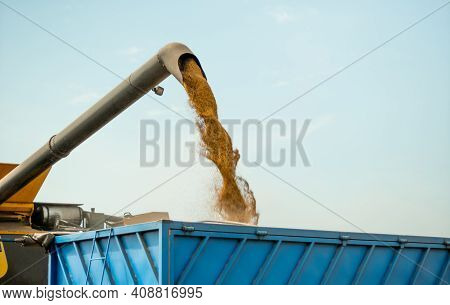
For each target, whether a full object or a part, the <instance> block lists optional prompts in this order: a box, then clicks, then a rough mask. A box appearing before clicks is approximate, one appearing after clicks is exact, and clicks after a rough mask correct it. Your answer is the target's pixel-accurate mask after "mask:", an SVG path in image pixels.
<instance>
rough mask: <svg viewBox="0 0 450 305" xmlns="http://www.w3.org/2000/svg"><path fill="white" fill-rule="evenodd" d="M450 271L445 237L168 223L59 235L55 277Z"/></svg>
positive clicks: (232, 277)
mask: <svg viewBox="0 0 450 305" xmlns="http://www.w3.org/2000/svg"><path fill="white" fill-rule="evenodd" d="M108 243H109V248H108ZM105 261H106V262H105ZM89 264H90V269H89V268H88V266H89ZM449 269H450V268H449V244H448V239H445V238H433V237H416V236H395V235H372V234H361V233H342V232H327V231H311V230H293V229H277V228H258V227H246V226H235V225H219V224H205V223H182V222H174V221H161V222H156V223H145V224H140V225H134V226H127V227H119V228H115V229H114V230H113V231H110V230H109V229H108V230H103V231H97V233H96V232H87V233H81V234H75V235H68V236H59V237H57V238H56V241H55V244H54V248H53V251H52V254H51V259H50V276H49V279H50V284H84V283H89V284H101V283H103V284H187V285H189V284H192V285H195V284H448V283H449V281H450V271H449ZM102 274H104V276H103V281H102Z"/></svg>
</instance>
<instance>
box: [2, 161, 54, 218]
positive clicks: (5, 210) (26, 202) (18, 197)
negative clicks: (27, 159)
mask: <svg viewBox="0 0 450 305" xmlns="http://www.w3.org/2000/svg"><path fill="white" fill-rule="evenodd" d="M17 165H18V164H10V163H0V179H1V178H3V177H4V176H6V175H7V174H8V173H9V172H10V171H12V170H13V169H14V168H16V167H17ZM49 171H50V169H48V170H46V171H45V172H43V173H42V174H40V175H39V176H37V177H36V178H35V179H33V180H32V181H31V182H30V183H28V184H27V185H26V186H25V187H23V188H22V189H21V190H20V191H18V192H17V193H16V194H14V195H13V196H12V197H11V198H9V199H8V200H6V202H5V203H3V204H0V218H3V219H5V218H6V219H8V218H11V219H22V218H24V217H30V216H31V214H32V213H33V208H34V204H33V201H34V199H35V198H36V195H37V193H38V192H39V190H40V189H41V187H42V184H43V183H44V181H45V178H47V175H48V172H49Z"/></svg>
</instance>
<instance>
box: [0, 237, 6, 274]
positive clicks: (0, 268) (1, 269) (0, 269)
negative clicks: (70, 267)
mask: <svg viewBox="0 0 450 305" xmlns="http://www.w3.org/2000/svg"><path fill="white" fill-rule="evenodd" d="M6 272H8V260H7V259H6V252H5V248H4V247H3V243H2V242H1V241H0V279H1V278H2V277H3V276H4V275H5V274H6Z"/></svg>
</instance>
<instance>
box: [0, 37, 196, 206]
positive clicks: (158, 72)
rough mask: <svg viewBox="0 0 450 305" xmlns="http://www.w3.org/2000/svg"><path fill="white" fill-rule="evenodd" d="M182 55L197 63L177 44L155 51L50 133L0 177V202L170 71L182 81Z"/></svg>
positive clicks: (187, 51) (87, 136)
mask: <svg viewBox="0 0 450 305" xmlns="http://www.w3.org/2000/svg"><path fill="white" fill-rule="evenodd" d="M185 57H193V58H194V59H195V60H196V61H197V63H198V64H199V66H200V63H199V61H198V59H197V58H196V57H195V55H194V54H193V53H192V51H191V50H190V49H189V48H188V47H187V46H185V45H183V44H181V43H170V44H168V45H166V46H165V47H163V48H162V49H161V50H159V52H158V53H157V54H156V55H155V56H153V57H152V58H150V59H149V60H148V61H147V62H146V63H145V64H143V65H142V66H141V67H140V68H139V69H137V70H136V71H135V72H133V73H132V74H131V75H130V76H129V77H128V78H127V79H125V80H124V81H122V82H121V83H120V84H119V85H117V86H116V87H115V88H114V89H113V90H111V91H110V92H109V93H108V94H106V95H105V96H104V97H103V98H101V99H100V100H99V101H98V102H97V103H95V104H94V105H93V106H92V107H91V108H89V109H88V110H87V111H86V112H85V113H83V114H82V115H80V116H79V117H78V118H77V119H76V120H75V121H73V122H72V123H71V124H70V125H68V126H67V127H66V128H64V129H63V130H62V131H61V132H60V133H58V134H56V135H54V136H52V137H51V138H50V140H49V141H48V142H47V143H45V145H44V146H42V147H41V148H40V149H39V150H37V151H36V152H35V153H34V154H32V155H31V156H30V157H28V159H26V160H25V161H24V162H22V164H20V165H19V166H17V167H16V168H15V169H14V170H12V171H11V172H10V173H9V174H8V175H6V176H5V177H3V179H2V180H0V204H2V203H4V202H5V201H6V200H8V199H9V198H10V197H11V196H13V195H14V194H15V193H17V192H18V191H19V190H20V189H21V188H22V187H24V186H26V185H27V184H28V183H29V182H30V181H31V180H33V179H34V178H36V177H37V176H38V175H39V174H41V173H42V172H44V171H45V170H46V169H48V168H49V167H50V166H52V165H53V164H55V163H56V162H58V161H59V160H60V159H62V158H64V157H67V156H68V155H69V153H70V152H71V151H72V150H73V149H74V148H75V147H77V146H78V145H80V144H81V143H83V142H84V141H85V140H86V139H87V138H89V137H90V136H91V135H92V134H94V133H95V132H97V131H98V130H99V129H100V128H102V127H103V126H105V125H106V124H107V123H108V122H109V121H111V120H112V119H113V118H115V117H116V116H117V115H119V114H120V113H121V112H122V111H124V110H125V109H126V108H128V107H129V106H130V105H132V104H133V103H134V102H135V101H137V100H138V99H139V98H141V97H142V96H143V95H145V94H147V92H149V91H150V90H152V89H153V88H155V87H156V86H157V85H158V84H159V83H161V82H162V81H163V80H164V79H166V78H167V77H168V76H169V75H170V74H172V75H173V76H174V77H175V78H176V79H177V80H178V81H179V82H180V83H182V82H183V76H182V74H181V71H180V68H179V63H180V60H183V59H184V58H185ZM202 72H203V70H202ZM203 74H204V72H203Z"/></svg>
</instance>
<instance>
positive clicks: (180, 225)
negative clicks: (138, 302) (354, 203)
mask: <svg viewBox="0 0 450 305" xmlns="http://www.w3.org/2000/svg"><path fill="white" fill-rule="evenodd" d="M187 58H193V59H194V60H195V61H196V62H197V63H198V64H199V65H200V63H199V61H198V59H197V58H196V57H195V55H193V53H192V52H191V51H190V50H189V48H187V47H186V46H185V45H182V44H179V43H172V44H169V45H167V46H165V47H164V48H162V49H161V50H160V51H159V52H158V53H157V54H156V55H155V56H154V57H152V58H151V59H150V60H149V61H147V62H146V63H145V64H144V65H143V66H141V67H140V68H139V69H138V70H136V71H135V72H134V73H132V74H131V75H130V76H129V77H128V78H127V79H126V80H124V81H123V82H121V83H120V84H119V85H118V86H117V87H116V88H114V89H113V90H112V91H111V92H109V93H108V94H107V95H106V96H104V97H103V98H102V99H100V100H99V101H98V102H97V103H96V104H94V105H93V106H92V107H91V108H90V109H89V110H87V111H86V112H85V113H84V114H82V115H81V116H80V117H79V118H77V119H76V120H75V121H74V122H72V123H71V124H70V125H69V126H67V127H66V128H65V129H63V130H62V131H61V132H60V133H58V134H57V135H54V136H52V137H51V138H50V139H49V141H48V142H47V143H45V145H44V146H43V147H42V148H40V149H39V150H38V151H36V152H35V153H34V154H32V155H31V156H30V157H29V158H28V159H26V160H25V161H24V162H23V163H22V164H20V165H18V166H17V165H14V164H0V178H2V179H1V180H0V221H1V222H0V238H1V239H0V284H46V283H49V284H448V283H449V282H450V271H449V249H450V239H449V238H438V237H418V236H396V235H379V234H364V233H347V232H329V231H313V230H296V229H280V228H262V227H256V226H247V225H238V224H217V223H188V222H178V221H170V220H164V219H163V220H159V221H153V222H143V223H138V222H142V220H135V221H132V220H131V221H129V222H127V221H126V219H124V218H122V217H114V216H108V215H104V214H102V213H96V212H95V211H90V212H87V211H83V209H82V208H81V207H80V205H76V204H60V203H38V202H34V199H35V197H36V194H37V193H38V191H39V189H40V187H41V186H42V183H43V182H44V180H45V178H46V176H47V175H48V173H49V170H50V167H51V166H52V165H54V164H55V163H56V162H58V161H59V160H60V159H62V158H64V157H67V156H68V155H69V153H70V152H71V151H72V150H73V149H74V148H76V147H77V146H78V145H80V144H81V143H82V142H83V141H85V140H86V139H87V138H89V137H90V136H91V135H92V134H94V133H95V132H96V131H98V130H99V129H100V128H102V127H103V126H105V125H106V124H107V123H108V122H109V121H111V120H112V119H113V118H114V117H116V116H117V115H118V114H120V113H121V112H122V111H124V110H125V109H126V108H128V107H129V106H130V105H131V104H133V103H134V102H135V101H137V100H138V99H139V98H141V97H142V96H143V95H145V94H147V93H148V92H149V91H151V90H153V91H154V92H155V93H156V94H159V95H161V94H162V92H163V89H162V88H161V87H158V84H159V83H161V82H162V81H163V80H164V79H166V78H167V77H168V76H169V75H171V74H172V75H173V76H174V77H175V78H176V79H177V80H178V81H179V82H180V83H183V76H182V74H181V72H180V63H182V62H183V61H184V60H186V59H187ZM202 71H203V70H202ZM203 74H204V73H203ZM151 217H152V215H150V216H149V217H145V215H144V217H141V218H142V219H144V220H149V219H152V218H151ZM161 218H167V217H165V216H164V215H163V216H160V215H159V216H158V215H157V216H156V218H154V219H161ZM130 222H131V223H133V222H134V223H138V224H134V225H126V224H128V223H130ZM22 246H23V247H22Z"/></svg>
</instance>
